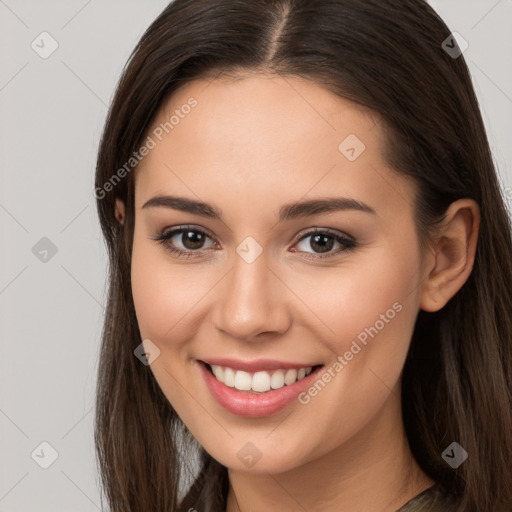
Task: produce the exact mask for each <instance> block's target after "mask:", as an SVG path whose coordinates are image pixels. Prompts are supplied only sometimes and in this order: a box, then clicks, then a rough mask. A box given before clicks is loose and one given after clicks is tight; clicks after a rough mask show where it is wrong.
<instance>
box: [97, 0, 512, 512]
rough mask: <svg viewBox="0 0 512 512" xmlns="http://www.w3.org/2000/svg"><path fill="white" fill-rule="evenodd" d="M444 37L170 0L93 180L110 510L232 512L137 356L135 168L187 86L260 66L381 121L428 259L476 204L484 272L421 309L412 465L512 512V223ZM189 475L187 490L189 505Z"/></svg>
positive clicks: (135, 60)
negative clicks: (412, 192)
mask: <svg viewBox="0 0 512 512" xmlns="http://www.w3.org/2000/svg"><path fill="white" fill-rule="evenodd" d="M449 37H450V30H449V29H448V27H447V26H446V25H445V23H444V22H443V21H442V20H441V19H440V17H439V16H438V15H437V14H436V13H435V12H434V10H433V9H432V8H431V7H430V6H429V5H428V4H427V3H426V2H425V1H423V0H251V1H247V0H175V1H174V2H172V3H170V4H169V5H168V7H167V8H166V9H165V10H164V11H163V12H162V13H161V14H160V15H159V16H158V18H157V19H156V20H155V21H154V22H153V23H152V24H151V26H150V27H149V28H148V29H147V30H146V32H145V33H144V35H143V36H142V38H141V39H140V41H139V43H138V44H137V46H136V48H135V49H134V51H133V52H132V54H131V56H130V59H129V61H128V63H127V65H126V66H125V69H124V71H123V74H122V77H121V79H120V81H119V84H118V87H117V90H116V92H115V96H114V98H113V101H112V104H111V107H110V110H109V113H108V118H107V121H106V125H105V129H104V133H103V137H102V140H101V144H100V148H99V153H98V160H97V170H96V181H95V187H96V190H95V195H96V198H97V208H98V213H99V219H100V223H101V228H102V231H103V234H104V237H105V240H106V245H107V249H108V254H109V283H108V303H107V307H106V315H105V323H104V327H103V334H102V346H101V353H100V364H99V374H98V384H97V403H96V418H95V421H96V423H95V441H96V448H97V457H98V461H99V467H100V471H101V481H102V486H103V490H104V493H105V496H106V498H107V500H108V503H109V505H110V507H111V510H112V511H113V512H164V511H165V512H174V511H179V510H183V511H188V510H189V508H195V509H196V510H199V511H201V512H203V511H211V512H224V511H225V507H226V496H227V490H228V478H227V469H226V468H225V467H224V466H222V465H221V464H220V463H218V462H217V461H216V460H214V459H213V458H212V457H211V456H210V455H209V454H208V453H206V451H205V450H204V449H203V448H202V447H201V446H198V444H197V442H196V441H195V440H194V438H193V437H192V435H191V434H190V433H189V432H188V430H187V428H186V427H185V426H184V425H183V423H182V421H181V420H180V418H179V417H178V415H177V414H176V412H175V411H174V410H173V408H172V406H171V405H170V404H169V402H168V400H167V399H166V398H165V396H164V395H163V393H162V391H161V389H160V388H159V386H158V384H157V383H156V381H155V379H154V377H153V374H152V372H151V370H150V368H149V367H148V366H145V365H143V364H141V363H140V361H139V360H138V359H137V358H136V357H135V356H134V353H133V351H134V349H135V348H136V347H137V346H138V345H139V344H140V343H141V336H140V332H139V330H138V324H137V319H136V316H135V310H134V305H133V301H132V295H131V283H130V258H131V249H132V243H133V228H134V204H133V201H134V180H133V177H134V173H133V170H131V169H130V167H126V162H128V161H130V158H132V157H133V154H134V152H136V151H137V150H138V149H139V148H140V146H141V144H142V143H143V142H144V136H145V134H146V132H147V129H148V127H150V126H151V122H152V120H153V119H154V118H155V115H156V113H157V112H158V109H159V108H160V107H161V106H162V104H163V103H164V101H166V100H167V99H168V98H169V96H170V95H171V94H172V93H173V92H174V91H176V90H177V88H178V87H180V86H181V85H183V84H185V83H187V82H188V81H191V80H193V79H194V78H199V77H201V78H202V77H206V76H209V77H214V76H215V75H217V74H220V73H223V74H224V75H228V74H230V75H231V76H236V75H237V74H240V73H243V72H244V71H247V70H252V71H254V70H256V71H258V70H263V71H270V72H272V73H275V74H276V75H283V76H284V75H297V76H300V77H303V78H308V79H311V80H313V81H315V82H316V83H318V84H320V85H322V86H324V87H326V88H328V89H329V90H331V91H332V92H334V93H336V94H338V95H339V96H340V97H343V98H346V99H349V100H351V101H354V102H357V103H359V104H361V105H365V106H366V107H369V108H370V109H373V111H375V112H377V113H378V114H379V115H380V118H381V119H382V120H383V121H382V125H383V127H384V129H385V133H386V137H387V152H386V158H387V160H388V162H389V164H390V165H391V166H392V167H393V168H394V169H395V170H396V171H397V172H399V173H403V174H405V175H407V176H410V177H411V178H412V179H413V180H414V181H415V182H416V183H417V185H418V187H419V188H418V190H419V194H418V197H416V198H415V218H416V223H417V226H418V233H420V241H421V242H422V244H423V245H422V246H423V247H426V246H427V244H428V241H429V233H431V230H432V228H433V227H435V225H436V223H437V222H439V220H440V219H442V217H443V214H444V212H445V211H446V209H447V207H448V205H449V204H450V203H451V202H452V201H455V200H457V199H459V198H463V197H467V198H472V199H474V200H475V201H476V202H477V203H478V204H479V206H480V209H481V224H480V234H479V241H478V247H477V252H476V259H475V262H474V267H473V271H472V273H471V275H470V276H469V278H468V280H467V281H466V283H465V284H464V286H463V287H462V288H461V289H460V290H459V292H458V293H457V294H456V295H455V296H454V297H453V298H452V299H451V300H450V301H449V302H448V303H447V304H446V306H445V307H444V308H442V309H441V310H440V311H438V312H436V313H427V312H425V311H420V312H419V314H418V317H417V322H416V326H415V330H414V333H413V337H412V341H411V346H410V351H409V355H408V358H407V360H406V363H405V367H404V369H403V376H402V379H403V380H402V389H403V391H402V408H403V415H404V423H405V428H406V433H407V438H408V441H409V444H410V446H411V449H412V452H413V455H414V457H415V458H416V460H417V462H418V463H419V465H420V466H421V468H422V469H423V471H424V472H425V473H426V474H427V475H429V476H430V477H431V478H432V479H433V480H434V481H436V482H437V483H438V486H439V489H441V491H442V493H441V497H440V499H441V500H442V503H445V504H448V502H449V500H450V497H451V499H453V500H455V502H456V507H455V508H454V510H457V511H458V512H462V511H464V512H471V511H474V512H477V511H478V512H491V511H492V512H502V511H503V512H504V511H509V512H510V510H511V509H512V485H511V482H512V465H511V462H510V461H511V460H512V403H511V402H512V398H511V397H512V384H511V382H512V321H511V311H512V258H511V254H512V240H511V225H510V219H509V217H508V212H507V210H506V207H505V202H504V199H503V197H502V194H501V191H500V187H499V184H498V180H497V176H496V171H495V168H494V164H493V160H492V156H491V152H490V149H489V143H488V140H487V136H486V132H485V128H484V124H483V121H482V117H481V113H480V110H479V106H478V102H477V98H476V96H475V92H474V89H473V85H472V82H471V78H470V74H469V71H468V68H467V65H466V63H465V61H464V58H463V56H462V55H461V56H459V57H455V55H454V54H453V53H452V54H450V52H447V51H445V48H443V42H444V41H446V40H447V38H449ZM449 41H451V40H449ZM454 46H455V44H454V43H453V42H452V43H450V47H454ZM455 47H456V46H455ZM132 163H133V162H132ZM123 166H124V169H125V172H119V171H118V170H119V169H121V168H123ZM116 198H119V199H121V200H122V201H123V202H124V203H125V211H126V217H125V222H124V225H120V224H119V223H118V222H117V220H116V218H115V216H114V208H115V199H116ZM453 441H456V442H458V443H459V444H460V445H461V446H462V447H463V448H464V449H465V450H466V451H467V452H468V454H469V457H468V460H467V461H466V462H464V463H463V464H462V465H460V466H459V467H458V468H457V469H452V468H451V467H450V466H449V465H448V464H447V463H446V462H445V461H444V460H443V458H442V452H443V450H444V449H445V448H446V447H447V446H448V445H450V443H452V442H453ZM196 456H197V457H199V468H200V469H199V473H198V474H197V475H196V474H195V473H194V465H193V462H194V460H195V457H196ZM186 478H191V479H192V485H191V486H190V487H188V488H187V489H188V492H187V493H186V496H185V498H184V499H183V501H182V502H181V504H180V499H181V494H180V492H181V491H180V489H181V488H182V486H183V485H184V482H185V479H186ZM102 499H103V498H102ZM446 506H448V505H446ZM441 508H442V507H441ZM443 510H445V509H444V508H443Z"/></svg>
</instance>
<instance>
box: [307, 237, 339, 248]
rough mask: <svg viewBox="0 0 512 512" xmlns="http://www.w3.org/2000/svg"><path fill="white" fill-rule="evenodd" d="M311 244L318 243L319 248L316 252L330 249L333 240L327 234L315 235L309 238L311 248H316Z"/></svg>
mask: <svg viewBox="0 0 512 512" xmlns="http://www.w3.org/2000/svg"><path fill="white" fill-rule="evenodd" d="M313 244H318V246H319V247H320V249H319V250H318V251H317V252H329V251H330V250H331V249H332V246H333V244H334V240H333V239H332V237H330V236H328V235H315V236H314V237H313V238H312V240H311V243H310V245H311V248H312V249H315V250H316V248H315V247H314V246H313Z"/></svg>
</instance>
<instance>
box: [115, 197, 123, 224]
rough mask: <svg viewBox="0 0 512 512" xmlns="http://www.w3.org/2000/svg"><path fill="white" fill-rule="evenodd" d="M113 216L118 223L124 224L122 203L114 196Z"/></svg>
mask: <svg viewBox="0 0 512 512" xmlns="http://www.w3.org/2000/svg"><path fill="white" fill-rule="evenodd" d="M115 216H116V219H117V221H118V222H119V224H121V225H122V224H124V203H123V202H122V201H121V200H120V199H119V198H117V197H116V208H115Z"/></svg>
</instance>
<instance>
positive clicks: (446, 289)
mask: <svg viewBox="0 0 512 512" xmlns="http://www.w3.org/2000/svg"><path fill="white" fill-rule="evenodd" d="M479 227H480V208H479V207H478V204H477V203H476V201H474V200H473V199H467V198H465V199H459V200H458V201H455V202H454V203H452V204H451V205H450V207H449V208H448V210H447V211H446V216H445V219H444V220H443V222H442V224H441V226H440V227H439V231H438V233H437V236H436V242H435V244H434V246H433V251H434V263H433V265H431V266H432V268H431V270H430V273H429V275H428V276H427V278H426V280H425V281H424V282H423V285H422V291H421V296H420V304H419V305H420V308H421V309H422V310H424V311H429V312H435V311H439V310H440V309H442V308H443V307H444V306H445V305H446V303H447V302H448V301H449V300H450V299H451V298H452V297H453V296H454V295H455V294H456V293H457V292H458V291H459V290H460V288H462V286H463V285H464V283H465V282H466V280H467V279H468V277H469V275H470V274H471V271H472V270H473V264H474V261H475V254H476V247H477V240H478V231H479Z"/></svg>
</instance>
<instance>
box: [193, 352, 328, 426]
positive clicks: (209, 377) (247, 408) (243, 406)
mask: <svg viewBox="0 0 512 512" xmlns="http://www.w3.org/2000/svg"><path fill="white" fill-rule="evenodd" d="M196 362H197V364H198V365H199V368H200V371H201V372H202V374H203V377H204V380H205V382H206V385H207V386H208V389H209V390H210V392H211V393H212V395H213V396H214V397H215V398H216V399H217V401H218V402H219V403H220V405H222V407H224V408H225V409H226V410H228V411H229V412H231V413H233V414H237V415H238V416H245V417H248V418H260V417H263V416H270V415H271V414H275V413H277V412H279V411H282V410H283V409H284V408H285V407H287V406H288V405H290V404H291V403H292V402H293V401H294V400H295V399H296V398H297V397H298V395H299V394H300V393H301V392H302V391H305V390H306V389H307V388H308V387H309V386H310V384H311V382H312V380H313V379H315V377H316V375H317V373H318V371H319V370H321V369H322V367H318V368H316V369H315V370H314V371H312V372H311V373H310V374H309V375H308V376H307V377H304V378H303V379H301V380H299V381H296V382H294V383H293V384H291V385H290V386H287V385H285V386H283V387H282V388H279V389H273V390H270V391H267V392H266V393H249V392H247V391H238V390H237V389H235V388H230V387H229V386H226V385H225V384H223V383H222V382H219V381H218V380H217V379H216V378H215V377H214V375H213V374H212V373H210V371H209V370H208V368H207V367H206V364H205V363H202V362H200V361H196Z"/></svg>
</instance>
